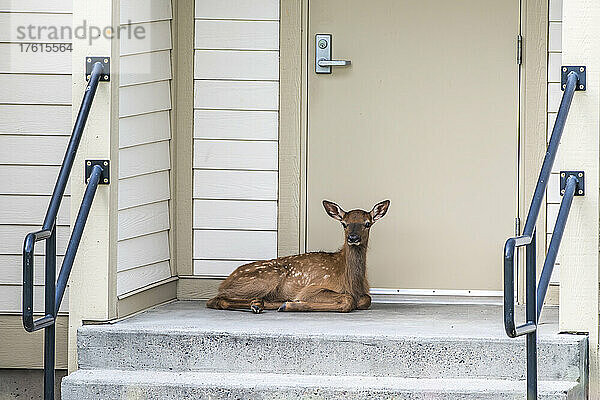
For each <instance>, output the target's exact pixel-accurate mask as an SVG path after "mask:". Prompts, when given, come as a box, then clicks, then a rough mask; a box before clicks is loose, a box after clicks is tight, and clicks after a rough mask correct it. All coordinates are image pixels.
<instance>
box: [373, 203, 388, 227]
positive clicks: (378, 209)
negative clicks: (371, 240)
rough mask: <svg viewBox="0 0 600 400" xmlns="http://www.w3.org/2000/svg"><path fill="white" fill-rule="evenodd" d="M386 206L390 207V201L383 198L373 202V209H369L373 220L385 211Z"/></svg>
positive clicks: (381, 216)
mask: <svg viewBox="0 0 600 400" xmlns="http://www.w3.org/2000/svg"><path fill="white" fill-rule="evenodd" d="M388 208H390V201H389V200H384V201H382V202H380V203H377V204H375V206H374V207H373V209H372V210H371V218H373V222H375V221H377V220H378V219H380V218H383V216H384V215H385V214H386V213H387V210H388Z"/></svg>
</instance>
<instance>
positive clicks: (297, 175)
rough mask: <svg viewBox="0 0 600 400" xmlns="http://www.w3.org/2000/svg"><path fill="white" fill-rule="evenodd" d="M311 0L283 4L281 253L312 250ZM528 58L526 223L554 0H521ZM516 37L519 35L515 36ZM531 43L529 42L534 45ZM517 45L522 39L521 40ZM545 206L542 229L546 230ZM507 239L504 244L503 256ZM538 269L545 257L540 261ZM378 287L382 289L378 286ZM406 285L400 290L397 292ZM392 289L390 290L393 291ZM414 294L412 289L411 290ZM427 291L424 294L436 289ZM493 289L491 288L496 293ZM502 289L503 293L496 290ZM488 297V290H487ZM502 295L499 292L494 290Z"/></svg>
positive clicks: (542, 118) (542, 128)
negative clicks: (309, 190)
mask: <svg viewBox="0 0 600 400" xmlns="http://www.w3.org/2000/svg"><path fill="white" fill-rule="evenodd" d="M309 1H310V0H286V1H281V3H280V4H281V5H280V34H279V40H280V67H279V68H280V69H279V85H280V86H279V182H278V186H279V188H278V189H279V204H278V227H277V228H278V234H277V250H278V255H279V256H283V255H288V254H297V253H302V252H305V251H306V234H307V233H306V200H307V197H306V186H307V182H306V165H307V164H306V163H307V158H306V154H307V126H308V125H307V121H308V107H307V106H308V73H309V70H311V69H310V68H309V65H310V60H308V54H307V53H308V52H307V50H308V47H307V46H308V45H310V43H312V42H311V40H310V38H308V5H309ZM520 19H521V21H520V22H521V35H522V36H523V57H522V59H523V63H522V65H521V69H520V89H519V96H520V99H519V104H520V106H519V111H518V112H519V116H518V121H519V126H518V132H519V134H518V140H519V154H518V158H519V160H518V164H519V166H518V171H519V172H518V174H519V176H518V189H517V190H518V194H517V196H518V210H516V211H517V213H518V217H519V218H520V220H521V221H522V222H521V225H523V224H524V219H525V218H526V216H527V210H528V206H529V202H530V199H531V196H532V194H533V190H534V188H535V183H536V182H537V177H538V172H539V168H540V165H541V162H542V160H543V157H544V154H545V150H546V131H547V126H546V125H547V116H546V104H547V47H548V38H547V32H548V0H521V16H520ZM515 41H516V38H515ZM528 44H529V45H528ZM515 51H516V42H515ZM545 227H546V212H545V208H544V210H543V211H542V212H541V213H540V217H539V220H538V223H537V225H536V229H537V231H538V232H544V233H545ZM502 245H503V244H498V258H499V259H500V254H501V249H502ZM537 245H538V252H539V253H538V254H545V246H546V245H545V240H539V241H538V244H537ZM538 264H539V265H538V270H540V269H541V265H542V260H539V261H538ZM519 265H520V267H519V268H520V270H519V271H518V277H519V279H518V282H519V283H518V290H517V292H518V293H519V298H520V299H521V298H522V293H523V290H522V289H523V287H524V282H523V279H522V277H523V276H524V274H523V271H522V268H523V266H524V263H523V262H521V263H519ZM374 292H375V293H377V292H378V290H374ZM402 292H403V291H401V290H396V291H394V293H395V294H402ZM455 292H456V293H452V294H450V295H451V296H461V297H462V296H469V297H480V296H479V295H481V293H479V292H478V293H477V294H478V296H473V294H472V291H468V290H465V291H455ZM390 294H392V292H386V296H389V295H390ZM411 294H412V292H411ZM434 294H435V291H433V290H431V291H429V290H428V291H423V293H420V295H425V296H427V295H434ZM490 294H491V293H490ZM494 294H495V295H497V293H494ZM484 297H488V296H484ZM493 297H497V296H493Z"/></svg>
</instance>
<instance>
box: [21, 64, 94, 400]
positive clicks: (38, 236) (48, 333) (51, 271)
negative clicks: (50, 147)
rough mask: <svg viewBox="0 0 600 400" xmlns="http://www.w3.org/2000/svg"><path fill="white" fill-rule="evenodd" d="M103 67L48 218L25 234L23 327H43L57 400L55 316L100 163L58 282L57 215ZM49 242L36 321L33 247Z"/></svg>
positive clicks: (48, 375)
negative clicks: (41, 306) (40, 308)
mask: <svg viewBox="0 0 600 400" xmlns="http://www.w3.org/2000/svg"><path fill="white" fill-rule="evenodd" d="M103 71H104V66H103V65H102V63H100V62H97V63H95V64H94V65H93V68H92V73H91V75H90V79H89V83H88V85H87V87H86V89H85V94H84V96H83V100H82V102H81V106H80V108H79V113H78V114H77V119H76V120H75V126H74V128H73V133H72V134H71V139H70V141H69V145H68V147H67V151H66V153H65V157H64V159H63V162H62V165H61V168H60V172H59V174H58V178H57V181H56V184H55V186H54V191H53V193H52V198H51V199H50V204H49V205H48V210H47V212H46V217H45V218H44V224H43V225H42V229H41V230H39V231H37V232H32V233H29V234H28V235H27V236H26V237H25V243H24V245H23V326H24V327H25V330H27V331H28V332H34V331H37V330H39V329H42V328H44V329H45V331H44V399H45V400H54V379H55V378H54V368H55V351H56V345H55V323H56V316H57V315H58V309H59V308H60V304H61V302H62V299H63V295H64V293H65V289H66V286H67V281H68V280H69V275H70V273H71V268H72V267H73V261H74V260H75V255H76V253H77V248H78V247H79V242H80V241H81V236H82V234H83V229H84V227H85V223H86V221H87V217H88V214H89V212H90V208H91V206H92V202H93V200H94V195H95V193H96V189H97V188H98V184H99V182H100V177H101V175H102V172H103V169H102V167H101V166H99V165H96V166H94V167H93V169H92V173H91V176H90V179H89V181H88V184H87V187H86V190H85V194H84V196H83V200H82V202H81V206H80V208H79V213H78V215H77V219H76V221H75V224H74V225H73V230H72V233H71V238H70V239H69V244H68V246H67V250H66V253H65V257H64V260H63V263H62V266H61V269H60V273H59V276H58V281H56V217H57V214H58V210H59V208H60V204H61V201H62V198H63V195H64V193H65V188H66V187H67V183H68V181H69V176H70V174H71V169H72V167H73V163H74V161H75V155H76V153H77V148H78V147H79V143H80V141H81V137H82V135H83V130H84V128H85V124H86V121H87V118H88V115H89V113H90V109H91V107H92V102H93V101H94V96H95V95H96V89H97V88H98V83H99V82H100V78H101V76H102V75H103ZM42 240H44V241H46V256H45V275H46V277H45V310H44V316H43V317H41V318H39V319H37V320H34V318H33V315H34V309H33V270H34V265H33V261H34V249H35V243H36V242H39V241H42Z"/></svg>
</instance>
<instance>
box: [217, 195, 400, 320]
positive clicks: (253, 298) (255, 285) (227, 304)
mask: <svg viewBox="0 0 600 400" xmlns="http://www.w3.org/2000/svg"><path fill="white" fill-rule="evenodd" d="M389 206H390V201H389V200H385V201H382V202H380V203H377V204H376V205H375V206H374V207H373V209H372V210H371V211H370V212H367V211H364V210H352V211H348V212H346V211H344V210H342V208H341V207H340V206H338V205H337V204H335V203H333V202H330V201H327V200H324V201H323V207H324V208H325V211H326V212H327V214H328V215H329V216H330V217H332V218H334V219H336V220H338V221H340V223H341V225H342V228H343V230H344V244H343V246H342V248H341V249H340V250H339V251H337V252H333V253H326V252H314V253H304V254H299V255H295V256H288V257H280V258H276V259H274V260H267V261H257V262H254V263H250V264H246V265H242V266H241V267H239V268H237V269H236V270H235V271H233V272H232V273H231V275H229V277H228V278H227V279H226V280H225V281H223V283H222V284H221V286H220V287H219V293H218V295H217V296H216V297H214V298H212V299H210V300H209V301H208V303H207V307H210V308H215V309H229V310H233V309H250V310H252V311H253V312H255V313H260V312H262V311H263V310H264V309H278V310H279V311H338V312H348V311H352V310H354V309H367V308H369V306H370V305H371V297H370V296H369V283H368V281H367V268H366V260H367V247H368V243H369V232H370V228H371V226H372V225H373V224H374V223H375V222H376V221H377V220H379V219H380V218H382V217H383V216H384V215H385V214H386V213H387V211H388V208H389Z"/></svg>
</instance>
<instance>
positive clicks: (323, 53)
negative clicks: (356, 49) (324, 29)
mask: <svg viewBox="0 0 600 400" xmlns="http://www.w3.org/2000/svg"><path fill="white" fill-rule="evenodd" d="M315 49H316V51H315V72H316V73H317V74H330V73H331V67H347V66H348V65H351V64H352V62H351V61H350V60H332V59H331V35H330V34H323V33H320V34H317V35H316V37H315Z"/></svg>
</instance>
